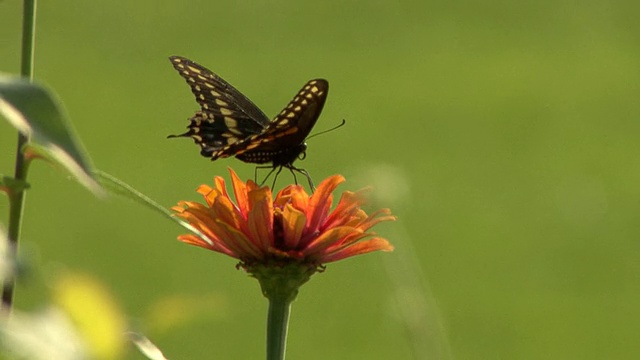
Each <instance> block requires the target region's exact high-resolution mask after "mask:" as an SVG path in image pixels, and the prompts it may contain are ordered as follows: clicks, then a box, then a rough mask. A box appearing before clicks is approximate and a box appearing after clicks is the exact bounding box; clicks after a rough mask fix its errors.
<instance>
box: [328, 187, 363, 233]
mask: <svg viewBox="0 0 640 360" xmlns="http://www.w3.org/2000/svg"><path fill="white" fill-rule="evenodd" d="M367 191H368V189H363V190H360V191H357V192H351V191H345V192H344V193H342V196H341V197H340V201H339V202H338V205H337V206H336V208H335V209H334V210H333V211H332V212H331V214H330V215H329V217H328V218H327V220H326V221H325V223H324V224H323V225H322V226H323V228H325V229H326V228H329V227H334V226H342V225H345V224H346V223H347V222H348V221H349V219H350V217H351V216H353V215H354V214H355V213H357V212H358V210H359V209H360V205H362V204H363V203H364V202H365V192H367Z"/></svg>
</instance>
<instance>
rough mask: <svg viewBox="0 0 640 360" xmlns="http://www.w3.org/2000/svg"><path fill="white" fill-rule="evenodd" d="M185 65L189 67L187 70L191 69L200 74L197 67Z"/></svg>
mask: <svg viewBox="0 0 640 360" xmlns="http://www.w3.org/2000/svg"><path fill="white" fill-rule="evenodd" d="M187 67H188V68H189V70H191V71H193V72H194V73H196V74H200V73H201V72H200V69H198V68H195V67H193V66H187Z"/></svg>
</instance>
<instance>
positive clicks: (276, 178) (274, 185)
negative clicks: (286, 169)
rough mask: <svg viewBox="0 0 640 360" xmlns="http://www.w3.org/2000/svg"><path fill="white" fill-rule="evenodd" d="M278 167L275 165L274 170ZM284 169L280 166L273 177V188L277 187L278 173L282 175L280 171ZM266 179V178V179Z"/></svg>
mask: <svg viewBox="0 0 640 360" xmlns="http://www.w3.org/2000/svg"><path fill="white" fill-rule="evenodd" d="M275 169H276V168H275V167H274V168H273V170H275ZM273 170H271V172H273ZM281 171H282V166H279V167H278V172H277V173H276V175H275V176H274V177H273V184H271V189H272V190H273V188H275V187H276V180H278V175H280V172H281ZM269 175H271V173H269ZM265 180H266V179H265Z"/></svg>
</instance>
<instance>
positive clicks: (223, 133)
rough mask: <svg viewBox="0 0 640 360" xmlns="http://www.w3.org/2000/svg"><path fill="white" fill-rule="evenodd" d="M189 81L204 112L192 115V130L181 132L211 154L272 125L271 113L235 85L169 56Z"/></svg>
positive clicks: (203, 69)
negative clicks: (269, 114)
mask: <svg viewBox="0 0 640 360" xmlns="http://www.w3.org/2000/svg"><path fill="white" fill-rule="evenodd" d="M169 59H170V60H171V63H172V64H173V67H174V68H175V69H176V70H177V71H178V72H179V73H180V75H181V76H182V77H183V78H184V79H185V80H186V81H187V84H189V87H191V91H192V92H193V94H194V95H195V97H196V101H197V102H198V104H200V108H201V111H198V112H196V114H195V115H194V116H193V117H191V119H190V124H189V126H188V128H189V130H188V131H187V132H186V133H184V134H180V135H173V136H184V137H191V138H193V140H194V141H195V142H196V143H197V144H198V145H200V147H201V148H202V151H201V154H202V155H204V156H207V157H208V156H211V154H212V153H214V152H215V151H216V150H218V149H220V148H223V147H225V146H227V145H230V144H233V143H235V142H237V141H239V140H242V139H245V138H246V137H248V136H250V135H252V134H259V133H261V132H262V131H264V128H265V127H266V126H267V125H268V124H269V119H268V118H267V116H266V115H265V114H264V113H263V112H262V111H261V110H260V109H259V108H258V107H257V106H256V105H255V104H253V103H252V102H251V100H249V99H248V98H247V97H246V96H244V95H242V93H240V92H239V91H238V90H236V89H235V88H234V87H233V86H231V84H229V83H228V82H226V81H224V79H222V78H221V77H219V76H218V75H216V74H214V73H212V72H211V71H209V70H207V69H206V68H205V67H203V66H201V65H198V64H197V63H195V62H193V61H191V60H188V59H186V58H183V57H179V56H172V57H170V58H169Z"/></svg>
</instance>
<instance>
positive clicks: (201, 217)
mask: <svg viewBox="0 0 640 360" xmlns="http://www.w3.org/2000/svg"><path fill="white" fill-rule="evenodd" d="M229 172H230V173H231V179H232V184H233V192H234V194H235V199H236V201H235V203H234V202H233V201H232V200H231V198H230V196H229V194H228V193H227V189H226V186H225V182H224V179H222V178H221V177H219V176H217V177H216V178H215V187H213V188H212V187H210V186H208V185H201V186H200V187H199V188H198V193H200V194H202V195H203V196H204V198H205V200H206V203H207V204H206V205H204V204H200V203H197V202H190V201H181V202H179V203H178V205H177V206H174V207H173V210H174V211H175V212H176V216H178V217H180V218H182V219H183V220H185V221H187V222H188V223H190V224H191V225H192V226H193V227H194V228H195V229H197V230H198V231H199V232H200V233H201V234H202V235H203V236H202V237H200V236H197V235H193V234H188V235H180V236H179V237H178V239H179V240H181V241H183V242H185V243H187V244H192V245H196V246H200V247H203V248H206V249H209V250H213V251H217V252H220V253H223V254H226V255H229V256H231V257H234V258H236V259H239V260H240V261H241V265H242V266H243V267H245V269H247V268H252V267H253V266H254V265H266V264H288V263H299V264H304V265H309V266H311V267H319V266H322V264H325V263H329V262H332V261H337V260H341V259H344V258H347V257H350V256H355V255H360V254H364V253H368V252H371V251H376V250H382V251H391V250H393V246H391V244H389V242H388V241H387V240H386V239H383V238H380V237H376V236H374V235H375V234H374V233H373V232H370V231H369V230H370V229H371V227H373V226H374V225H375V224H377V223H379V222H381V221H386V220H395V217H394V216H392V215H390V211H389V210H388V209H382V210H379V211H376V212H374V213H373V214H371V215H367V214H366V213H365V212H364V210H362V209H361V208H360V206H361V205H362V204H363V202H364V192H365V191H364V190H360V191H357V192H350V191H346V192H344V193H343V194H342V197H341V198H340V201H339V202H338V204H337V206H336V207H335V209H333V210H331V206H332V202H333V195H332V192H333V191H334V190H335V189H336V187H337V186H338V185H340V184H341V183H342V182H344V181H345V179H344V177H342V176H340V175H334V176H331V177H329V178H327V179H325V180H324V181H323V182H322V183H320V185H319V186H318V189H317V190H316V191H315V192H314V193H313V194H312V195H311V196H309V195H308V194H307V193H306V191H305V190H304V188H303V187H302V186H300V185H289V186H287V187H285V188H284V189H283V190H281V191H280V192H279V193H278V194H277V195H276V197H275V199H273V195H272V193H271V189H269V187H267V186H265V187H259V186H258V185H257V184H256V183H255V182H253V181H251V180H249V181H247V182H246V183H244V182H243V181H242V180H240V179H239V178H238V175H236V173H235V172H234V171H233V170H231V169H229Z"/></svg>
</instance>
